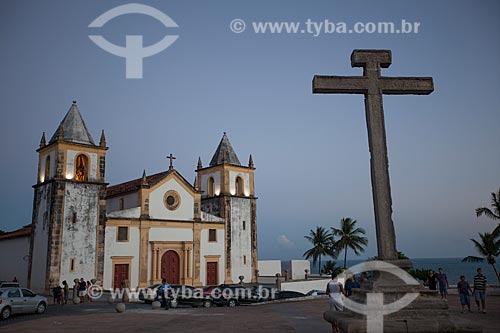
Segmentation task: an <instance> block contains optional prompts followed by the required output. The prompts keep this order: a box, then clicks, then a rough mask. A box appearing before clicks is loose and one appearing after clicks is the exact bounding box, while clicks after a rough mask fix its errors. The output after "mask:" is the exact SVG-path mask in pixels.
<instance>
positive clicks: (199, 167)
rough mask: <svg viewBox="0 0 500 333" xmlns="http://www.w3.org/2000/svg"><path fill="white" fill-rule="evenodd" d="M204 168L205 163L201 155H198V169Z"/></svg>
mask: <svg viewBox="0 0 500 333" xmlns="http://www.w3.org/2000/svg"><path fill="white" fill-rule="evenodd" d="M202 168H203V164H202V163H201V157H198V170H200V169H202Z"/></svg>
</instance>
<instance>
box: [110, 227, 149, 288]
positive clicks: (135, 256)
mask: <svg viewBox="0 0 500 333" xmlns="http://www.w3.org/2000/svg"><path fill="white" fill-rule="evenodd" d="M116 231H117V227H115V226H107V227H106V230H105V240H106V241H105V247H104V277H103V280H104V281H103V283H104V289H106V290H107V289H109V288H113V260H112V257H132V267H130V275H131V276H130V287H131V288H135V287H137V286H138V285H139V249H140V231H139V228H138V227H129V241H128V242H117V241H116Z"/></svg>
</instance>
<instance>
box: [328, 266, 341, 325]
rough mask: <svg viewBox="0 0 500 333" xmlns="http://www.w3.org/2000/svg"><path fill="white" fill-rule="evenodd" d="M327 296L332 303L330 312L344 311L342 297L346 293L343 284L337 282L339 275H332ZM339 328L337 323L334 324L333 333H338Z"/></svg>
mask: <svg viewBox="0 0 500 333" xmlns="http://www.w3.org/2000/svg"><path fill="white" fill-rule="evenodd" d="M326 294H327V295H328V297H329V301H330V311H342V310H343V309H344V302H343V301H342V295H344V296H346V292H345V290H344V287H343V286H342V283H340V282H339V281H338V280H337V273H335V272H334V273H332V280H331V281H330V282H328V284H327V285H326ZM338 331H339V328H338V325H337V323H332V332H336V333H337V332H338Z"/></svg>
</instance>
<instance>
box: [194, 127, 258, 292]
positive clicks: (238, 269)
mask: <svg viewBox="0 0 500 333" xmlns="http://www.w3.org/2000/svg"><path fill="white" fill-rule="evenodd" d="M254 171H255V167H254V163H253V159H252V155H250V157H249V161H248V166H243V165H241V163H240V160H239V159H238V156H237V155H236V152H235V151H234V149H233V147H232V145H231V143H230V142H229V139H228V137H227V134H226V133H225V132H224V135H223V136H222V139H221V141H220V143H219V146H218V147H217V149H216V151H215V154H214V155H213V157H212V159H211V161H210V164H209V165H208V166H207V167H203V163H202V161H201V158H200V159H198V166H197V170H196V172H197V177H196V188H197V189H199V190H201V191H203V194H202V197H201V206H202V211H204V212H207V213H209V214H212V215H215V216H219V217H222V218H224V220H225V251H224V254H225V265H226V267H225V280H224V282H225V283H237V282H238V281H239V279H238V277H239V276H240V275H243V276H244V279H245V281H246V282H249V281H251V282H256V270H257V198H256V197H255V188H254Z"/></svg>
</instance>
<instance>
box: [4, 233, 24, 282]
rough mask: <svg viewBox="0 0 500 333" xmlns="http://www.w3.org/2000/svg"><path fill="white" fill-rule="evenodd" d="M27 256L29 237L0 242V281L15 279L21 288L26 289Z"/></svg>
mask: <svg viewBox="0 0 500 333" xmlns="http://www.w3.org/2000/svg"><path fill="white" fill-rule="evenodd" d="M29 254H30V237H29V236H22V237H16V238H8V239H2V240H0V267H1V269H0V281H12V280H13V279H14V277H16V278H17V281H18V282H19V283H20V284H21V286H22V287H27V286H28V268H29Z"/></svg>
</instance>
